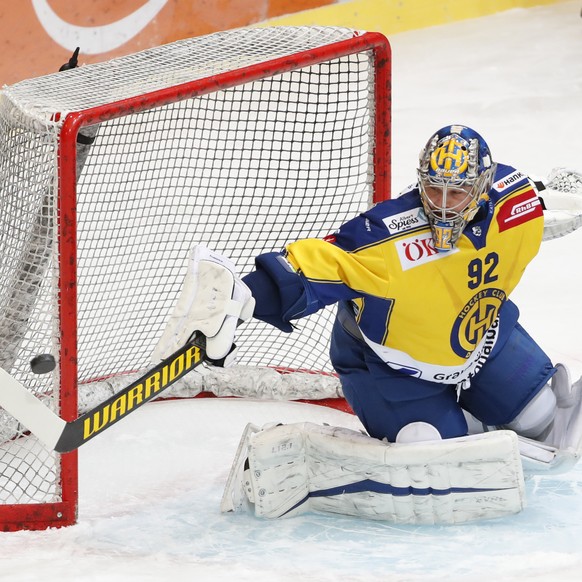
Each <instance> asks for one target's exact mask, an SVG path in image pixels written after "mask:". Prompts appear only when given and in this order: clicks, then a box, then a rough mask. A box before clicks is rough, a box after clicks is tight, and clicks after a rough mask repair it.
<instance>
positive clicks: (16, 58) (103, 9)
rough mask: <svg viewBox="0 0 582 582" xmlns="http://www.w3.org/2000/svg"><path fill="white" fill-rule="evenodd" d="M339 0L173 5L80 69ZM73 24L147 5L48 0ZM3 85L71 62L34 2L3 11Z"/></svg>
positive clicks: (83, 60) (100, 21) (131, 0)
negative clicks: (42, 18)
mask: <svg viewBox="0 0 582 582" xmlns="http://www.w3.org/2000/svg"><path fill="white" fill-rule="evenodd" d="M334 1H335V0H167V3H166V4H165V6H164V7H163V8H162V9H161V10H160V11H159V12H158V14H157V15H156V16H155V18H153V20H152V21H151V22H150V23H149V24H148V25H147V26H146V27H145V28H144V29H143V30H142V31H141V32H139V33H138V34H137V35H136V36H134V37H133V38H131V39H130V40H128V41H127V42H126V43H125V44H123V45H121V46H120V47H119V48H117V49H115V50H110V51H108V52H103V53H99V54H91V55H87V54H83V46H82V45H83V43H82V41H80V42H79V46H81V53H80V56H79V64H88V63H95V62H100V61H107V60H109V59H111V58H113V57H117V56H120V55H125V54H130V53H133V52H136V51H139V50H143V49H146V48H149V47H151V46H157V45H160V44H166V43H168V42H172V41H173V40H178V39H181V38H189V37H192V36H200V35H202V34H208V33H211V32H215V31H217V30H226V29H231V28H237V27H239V26H247V25H249V24H255V23H258V22H262V21H264V20H267V19H269V18H274V17H277V16H281V15H284V14H290V13H293V12H299V11H302V10H307V9H311V8H316V7H319V6H323V5H327V4H332V3H334ZM43 2H44V3H46V4H48V6H49V7H50V8H51V9H52V10H53V11H54V12H55V13H56V14H57V15H58V16H59V17H60V18H61V19H63V20H65V21H66V22H67V23H68V24H71V25H76V26H83V27H95V26H102V25H105V24H111V23H113V22H116V21H118V20H120V19H122V18H124V17H127V16H129V15H130V14H132V13H133V12H135V11H136V10H138V9H139V8H141V7H142V6H143V5H144V4H146V0H43ZM0 33H1V34H0V43H1V44H0V46H1V47H2V52H1V55H2V58H1V60H0V85H11V84H13V83H16V82H17V81H21V80H22V79H26V78H29V77H37V76H40V75H46V74H49V73H53V72H56V71H57V70H58V69H59V67H60V66H61V65H62V64H63V63H65V62H67V61H68V60H69V57H70V55H71V53H72V51H71V50H69V49H65V48H63V47H62V46H59V45H58V44H57V43H56V42H55V41H54V40H53V39H52V38H51V37H50V36H49V34H48V33H47V32H46V30H45V29H44V28H43V26H42V24H41V23H40V20H39V18H38V16H37V13H36V12H35V9H34V7H33V2H32V0H20V1H18V2H10V3H9V2H2V6H1V7H0Z"/></svg>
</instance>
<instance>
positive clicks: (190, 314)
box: [152, 245, 254, 362]
mask: <svg viewBox="0 0 582 582" xmlns="http://www.w3.org/2000/svg"><path fill="white" fill-rule="evenodd" d="M253 310H254V299H253V297H252V295H251V292H250V290H249V289H248V287H247V286H246V285H245V284H244V283H243V282H242V281H241V280H240V279H239V277H238V276H237V274H236V271H235V267H234V264H233V263H232V262H231V261H230V260H228V259H227V258H225V257H223V256H221V255H219V254H218V253H215V252H213V251H211V250H210V249H208V248H206V247H204V246H202V245H198V246H196V247H194V248H193V249H192V252H191V254H190V257H189V260H188V270H187V272H186V276H185V278H184V282H183V284H182V290H181V292H180V296H179V297H178V301H177V302H176V305H175V307H174V310H173V312H172V314H171V316H170V318H169V320H168V323H167V325H166V328H165V330H164V333H163V334H162V337H161V338H160V340H159V342H158V344H157V345H156V347H155V349H154V352H153V354H152V361H154V362H156V361H159V360H162V359H164V358H166V357H168V356H169V355H170V354H172V353H174V352H175V351H176V350H178V349H179V348H181V347H182V346H183V345H184V344H185V343H186V341H187V340H188V338H189V337H190V336H191V335H192V333H193V332H194V331H200V332H202V333H203V334H204V335H205V336H206V339H207V341H206V352H207V355H208V357H209V358H212V359H216V360H219V359H221V358H223V357H224V356H226V355H227V354H228V352H229V350H230V348H231V347H232V344H233V342H234V337H235V330H236V327H237V325H238V322H239V320H242V321H245V320H246V319H249V318H250V317H251V316H252V314H253Z"/></svg>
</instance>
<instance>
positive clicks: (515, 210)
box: [285, 165, 544, 383]
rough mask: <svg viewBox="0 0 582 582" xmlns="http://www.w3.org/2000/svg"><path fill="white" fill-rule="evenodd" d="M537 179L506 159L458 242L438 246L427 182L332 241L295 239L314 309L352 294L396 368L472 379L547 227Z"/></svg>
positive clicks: (294, 256)
mask: <svg viewBox="0 0 582 582" xmlns="http://www.w3.org/2000/svg"><path fill="white" fill-rule="evenodd" d="M543 223H544V221H543V207H542V204H541V200H540V199H539V198H538V195H537V191H536V189H535V186H534V185H533V183H532V182H531V181H530V180H529V179H528V178H527V176H525V175H524V174H522V173H521V172H519V171H517V170H515V169H514V168H511V167H509V166H504V165H498V167H497V171H496V176H495V180H494V182H493V186H492V188H491V190H490V192H489V193H488V196H487V200H486V202H485V204H484V205H483V207H482V208H481V209H480V211H479V213H478V214H477V216H476V217H475V219H474V220H473V221H472V222H471V223H470V224H468V225H467V226H466V228H465V229H464V231H463V233H462V235H461V237H460V238H459V240H458V242H457V244H456V246H455V248H454V249H453V250H451V251H448V252H445V253H441V252H438V251H436V250H435V248H434V245H433V242H432V234H431V229H430V225H429V223H428V220H427V218H426V215H425V213H424V210H423V208H422V204H421V201H420V197H419V193H418V189H417V188H416V187H413V188H410V189H409V190H408V191H407V192H405V193H403V194H402V195H401V196H399V197H398V198H396V199H393V200H388V201H385V202H381V203H379V204H376V205H375V206H374V207H372V208H371V209H370V210H368V211H366V212H364V213H362V214H361V215H359V216H358V217H356V218H354V219H352V220H350V221H349V222H347V223H345V224H344V225H343V226H342V227H341V228H340V229H339V230H338V231H337V232H336V233H334V234H333V235H331V236H328V237H326V238H325V239H305V240H300V241H297V242H294V243H291V244H289V245H288V246H287V247H286V252H285V257H286V260H287V261H288V263H289V264H290V265H291V266H292V268H293V269H294V270H295V271H297V272H298V273H300V274H301V275H302V276H303V278H304V284H305V285H306V288H307V297H308V310H309V311H315V310H316V308H319V307H321V306H322V305H327V304H331V303H335V302H337V301H340V300H348V301H349V302H350V305H351V309H352V312H353V314H354V316H355V319H356V322H357V324H358V327H359V328H360V330H361V332H362V335H363V337H364V340H365V341H366V343H367V344H368V345H369V346H370V347H371V348H372V349H373V350H374V352H375V353H376V354H378V356H380V357H381V358H382V360H383V361H384V362H386V363H387V364H388V365H390V366H392V367H393V368H395V369H399V370H401V371H404V372H405V373H407V374H410V375H414V376H417V377H421V378H424V379H427V380H429V381H434V382H442V383H463V382H466V381H467V380H469V379H470V378H471V377H472V376H473V375H474V374H475V373H477V371H478V370H479V369H480V367H481V366H482V364H483V363H484V361H485V360H486V359H487V356H488V355H489V354H490V352H491V350H492V349H493V347H494V345H495V342H496V341H497V338H498V330H497V328H498V315H499V310H500V308H501V306H502V305H503V304H504V302H505V301H506V299H507V297H508V296H509V294H510V293H511V292H512V291H513V289H514V288H515V286H516V285H517V283H518V282H519V280H520V279H521V276H522V274H523V272H524V270H525V268H526V266H527V265H528V263H529V262H530V261H531V260H532V259H533V257H534V256H535V255H536V254H537V252H538V250H539V247H540V244H541V241H542V234H543Z"/></svg>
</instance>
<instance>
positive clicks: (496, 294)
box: [451, 289, 506, 358]
mask: <svg viewBox="0 0 582 582" xmlns="http://www.w3.org/2000/svg"><path fill="white" fill-rule="evenodd" d="M505 298H506V294H505V291H502V290H501V289H483V290H482V291H479V292H478V293H476V294H475V295H473V297H471V299H470V300H469V301H468V302H467V304H466V305H465V306H464V307H463V309H462V310H461V312H460V313H459V315H458V316H457V319H456V320H455V323H454V325H453V329H452V330H451V347H452V348H453V351H454V352H455V354H457V355H458V356H460V357H461V358H468V357H469V356H470V355H471V353H472V352H473V351H474V350H475V348H476V347H477V346H478V345H479V342H480V341H481V340H482V339H483V337H484V336H485V334H486V333H487V330H488V329H489V328H490V327H491V326H492V325H493V323H494V322H495V320H496V319H497V315H498V313H499V309H500V308H501V306H502V305H503V302H504V301H505Z"/></svg>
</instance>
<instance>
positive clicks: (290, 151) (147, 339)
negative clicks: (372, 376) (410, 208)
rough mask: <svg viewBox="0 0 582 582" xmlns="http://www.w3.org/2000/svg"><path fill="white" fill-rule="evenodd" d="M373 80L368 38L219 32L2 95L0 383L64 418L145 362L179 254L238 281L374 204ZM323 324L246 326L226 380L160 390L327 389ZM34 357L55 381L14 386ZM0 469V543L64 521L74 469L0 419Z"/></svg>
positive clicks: (385, 79)
mask: <svg viewBox="0 0 582 582" xmlns="http://www.w3.org/2000/svg"><path fill="white" fill-rule="evenodd" d="M81 48H82V47H81ZM390 63H391V60H390V46H389V43H388V41H387V40H386V38H385V37H384V36H382V35H381V34H378V33H370V32H358V31H353V30H350V29H345V28H333V27H276V28H257V29H238V30H233V31H226V32H221V33H216V34H212V35H208V36H205V37H198V38H193V39H187V40H184V41H178V42H176V43H172V44H170V45H165V46H162V47H156V48H153V49H148V50H146V51H142V52H140V53H136V54H134V55H129V56H127V57H121V58H119V59H115V60H112V61H109V62H105V63H98V64H95V65H88V66H84V67H80V68H78V69H74V70H70V71H64V72H60V73H57V74H54V75H48V76H45V77H40V78H37V79H30V80H27V81H23V82H22V83H18V84H16V85H13V86H11V87H6V88H4V90H3V91H2V93H1V95H0V132H1V135H0V171H2V175H3V182H2V184H0V208H2V215H1V216H0V255H1V256H2V257H3V260H2V265H1V266H0V366H1V367H3V368H4V369H5V370H7V371H8V372H9V373H10V374H11V375H13V376H14V377H15V378H16V379H18V380H19V381H20V382H22V383H24V384H25V385H26V386H27V387H29V389H30V390H31V392H34V393H35V395H36V396H37V397H39V398H41V399H43V400H45V401H47V402H48V403H50V405H51V406H53V408H54V409H55V410H56V411H58V412H59V414H60V415H61V416H62V418H64V419H65V420H67V421H70V420H74V419H75V418H76V417H77V416H78V412H79V410H81V409H82V408H83V406H89V405H90V404H95V402H96V401H97V402H99V401H100V400H104V399H105V398H107V397H108V396H109V395H110V394H111V391H112V390H116V389H118V388H119V387H120V386H122V385H124V384H125V385H126V384H127V383H128V382H129V381H130V380H131V378H132V377H133V374H134V373H136V372H137V371H138V370H142V369H144V368H147V367H148V365H150V364H151V363H150V358H149V356H150V355H151V352H152V349H153V347H154V346H155V344H156V342H157V340H158V339H159V337H160V335H161V333H162V331H163V329H164V324H165V321H167V317H168V315H169V313H170V312H171V309H172V306H173V304H174V302H175V300H176V298H177V296H178V294H179V291H180V286H181V282H182V279H183V275H184V270H185V265H186V257H187V254H188V250H189V248H191V246H193V245H194V244H197V243H202V244H206V245H207V246H209V247H211V248H213V249H214V250H216V251H218V252H220V253H222V254H224V255H226V256H229V257H230V258H231V259H232V260H233V261H234V262H235V264H236V265H237V268H239V270H240V272H241V273H243V274H244V273H246V272H248V271H249V270H250V269H251V268H252V265H253V258H254V257H255V256H256V255H257V254H259V253H260V252H266V251H270V250H278V249H280V248H283V246H284V245H285V243H286V242H289V241H292V240H295V239H297V238H304V237H308V236H325V235H326V234H328V233H330V232H332V231H333V230H335V229H336V228H337V227H338V226H339V225H340V224H341V223H342V222H344V221H345V220H347V219H349V218H350V217H352V216H353V215H354V214H356V213H357V212H359V211H361V210H363V209H365V208H366V207H368V206H369V204H370V203H371V202H372V201H379V200H382V199H385V198H387V197H389V194H390V134H391V120H390V69H391V66H390ZM332 320H333V310H331V309H329V310H324V311H323V312H322V313H320V314H316V315H315V316H311V317H309V318H306V320H305V322H303V321H302V322H301V329H299V330H298V331H297V332H294V333H293V334H291V335H290V336H289V335H287V334H281V333H280V332H278V331H277V330H273V329H271V328H269V326H266V325H264V324H262V323H260V322H252V323H250V324H248V325H245V326H244V327H242V328H241V333H240V337H239V340H238V342H239V346H240V348H239V363H240V365H241V367H240V368H237V371H235V372H234V374H235V376H236V377H232V376H231V377H230V378H229V379H227V380H226V384H223V385H222V387H220V386H219V384H220V382H221V380H216V379H214V380H212V377H211V378H210V380H209V378H208V377H207V378H206V379H205V380H204V382H209V381H210V382H214V384H213V385H212V386H211V387H210V390H209V388H208V384H205V385H204V386H203V387H200V386H198V387H194V388H192V384H197V383H199V381H200V375H197V376H196V377H195V378H194V380H192V382H191V384H187V385H182V386H178V387H176V392H177V393H180V391H182V393H181V394H179V395H190V392H192V391H193V392H194V393H198V392H200V391H214V392H215V393H219V395H222V394H230V393H240V390H239V392H237V390H236V389H234V388H229V387H232V386H233V385H234V384H236V382H237V381H238V380H240V379H241V378H243V377H244V376H245V374H246V372H244V370H257V369H258V370H263V371H262V372H261V374H263V373H266V372H264V370H265V369H269V370H270V369H271V368H277V367H278V368H285V369H286V370H287V371H289V370H291V371H293V370H300V369H301V370H309V371H310V373H312V372H315V374H312V375H313V376H314V377H319V378H320V379H321V378H324V379H325V378H333V377H332V376H330V372H331V371H332V370H331V367H330V365H329V360H328V357H327V344H328V337H329V333H328V332H329V328H330V325H331V322H332ZM41 353H51V354H52V355H53V356H54V357H55V358H56V361H57V368H56V370H55V371H54V372H52V373H49V374H45V375H35V374H33V373H32V371H31V369H30V360H31V359H32V358H33V357H34V356H36V355H38V354H41ZM230 373H231V374H232V371H231V372H230ZM253 374H254V373H253V372H250V373H249V375H250V376H252V377H253V378H256V375H253ZM292 375H293V374H291V376H292ZM261 382H263V381H262V380H259V381H257V380H255V379H253V380H252V381H251V383H252V385H253V387H252V388H251V389H250V390H255V391H256V390H257V386H264V385H266V384H268V385H269V386H271V387H272V386H273V382H272V380H268V381H266V384H265V382H263V383H261ZM302 382H303V381H300V382H299V384H295V385H293V387H292V388H290V389H289V390H290V391H291V392H293V397H297V396H299V397H301V396H306V397H309V395H302V394H301V388H297V386H302V385H303V384H302ZM323 382H324V384H325V383H326V382H327V380H324V381H323ZM217 386H218V387H217ZM326 386H327V385H326ZM0 389H1V386H0ZM261 389H262V388H260V389H259V391H260V390H261ZM241 390H242V392H243V393H244V392H245V390H247V388H242V389H241ZM284 390H288V388H285V389H284ZM316 390H317V389H316ZM325 390H327V388H325ZM331 390H332V392H333V390H335V388H333V387H332V388H331ZM189 391H190V392H189ZM233 391H234V392H233ZM328 394H329V393H328V392H327V393H326V394H325V395H324V396H323V397H326V396H327V395H328ZM0 466H1V467H2V471H1V476H0V529H2V530H5V531H11V530H16V529H43V528H46V527H50V526H62V525H69V524H72V523H75V521H76V516H77V505H78V474H77V455H76V453H75V452H73V453H67V454H64V455H58V454H56V453H54V452H51V451H47V450H46V449H45V448H44V447H43V446H42V445H41V444H40V443H39V441H38V440H37V439H36V438H35V437H33V436H32V435H30V434H28V433H27V431H26V427H23V426H21V425H19V424H18V422H17V421H16V420H15V419H13V418H12V417H11V416H10V415H8V414H7V413H6V412H5V411H3V410H0Z"/></svg>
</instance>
